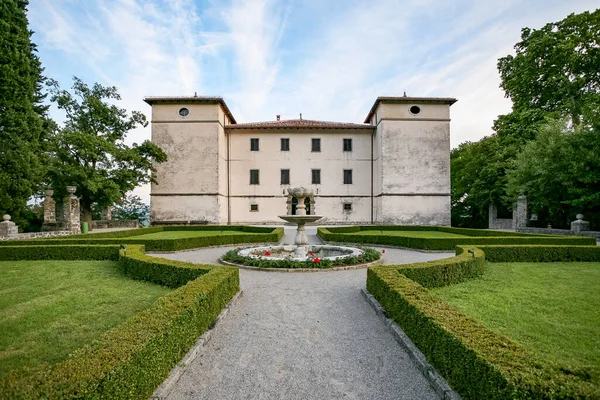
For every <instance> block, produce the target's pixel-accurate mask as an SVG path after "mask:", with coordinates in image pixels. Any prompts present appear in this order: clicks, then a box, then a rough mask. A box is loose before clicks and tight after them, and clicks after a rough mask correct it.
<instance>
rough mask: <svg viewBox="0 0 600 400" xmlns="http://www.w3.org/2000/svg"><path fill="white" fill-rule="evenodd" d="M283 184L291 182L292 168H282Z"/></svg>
mask: <svg viewBox="0 0 600 400" xmlns="http://www.w3.org/2000/svg"><path fill="white" fill-rule="evenodd" d="M281 184H282V185H289V184H290V170H289V169H282V170H281Z"/></svg>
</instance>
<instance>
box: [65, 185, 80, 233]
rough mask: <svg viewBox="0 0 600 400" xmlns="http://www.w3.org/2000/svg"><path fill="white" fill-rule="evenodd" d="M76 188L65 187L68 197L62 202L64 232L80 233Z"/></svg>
mask: <svg viewBox="0 0 600 400" xmlns="http://www.w3.org/2000/svg"><path fill="white" fill-rule="evenodd" d="M76 190H77V187H75V186H67V192H69V195H68V196H67V197H65V198H64V200H63V210H62V211H63V212H62V215H63V218H62V221H63V226H64V229H65V230H66V231H69V232H72V233H81V220H80V218H81V217H80V212H81V210H80V207H79V198H78V197H77V196H75V191H76Z"/></svg>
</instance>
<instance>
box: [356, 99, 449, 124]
mask: <svg viewBox="0 0 600 400" xmlns="http://www.w3.org/2000/svg"><path fill="white" fill-rule="evenodd" d="M456 102H457V100H456V99H454V98H451V97H406V96H402V97H391V96H380V97H378V98H377V100H375V103H374V104H373V107H371V110H370V111H369V114H368V115H367V118H365V123H370V122H371V117H372V116H373V114H375V110H377V107H378V106H379V103H414V104H448V105H450V106H451V105H452V104H454V103H456Z"/></svg>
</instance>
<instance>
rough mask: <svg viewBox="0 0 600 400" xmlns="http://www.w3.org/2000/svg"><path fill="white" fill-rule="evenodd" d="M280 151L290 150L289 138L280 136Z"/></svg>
mask: <svg viewBox="0 0 600 400" xmlns="http://www.w3.org/2000/svg"><path fill="white" fill-rule="evenodd" d="M281 151H290V139H288V138H281Z"/></svg>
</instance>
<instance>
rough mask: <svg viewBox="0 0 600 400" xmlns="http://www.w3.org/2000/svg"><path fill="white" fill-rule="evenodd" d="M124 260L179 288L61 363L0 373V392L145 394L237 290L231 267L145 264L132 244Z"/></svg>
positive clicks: (133, 270)
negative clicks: (187, 278) (186, 280)
mask: <svg viewBox="0 0 600 400" xmlns="http://www.w3.org/2000/svg"><path fill="white" fill-rule="evenodd" d="M59 247H63V246H59ZM68 247H73V246H68ZM86 247H88V248H91V247H99V246H86ZM111 248H113V249H115V250H117V249H118V247H117V246H115V247H111ZM122 262H123V263H124V267H125V269H126V270H127V272H128V274H129V275H130V276H138V277H143V278H145V279H147V280H150V281H155V282H160V281H165V282H166V283H171V284H173V285H175V282H176V281H179V283H180V284H182V285H183V286H180V287H179V288H178V289H176V290H174V291H173V292H171V293H169V294H167V295H165V296H163V297H162V298H160V299H159V300H158V301H157V302H156V303H155V304H154V305H153V306H152V307H150V308H148V309H146V310H144V311H142V312H140V313H138V314H136V315H134V316H133V317H132V318H130V319H129V320H127V321H126V322H125V323H124V324H122V325H120V326H118V327H117V328H115V329H112V330H110V331H108V332H106V333H105V334H104V335H102V336H101V337H100V338H99V339H98V340H97V341H95V342H94V343H92V344H90V345H88V346H85V347H83V348H81V349H79V350H77V351H75V352H74V353H72V354H71V355H70V357H69V358H68V359H67V360H65V361H63V362H60V363H58V364H55V365H52V366H50V367H49V368H47V367H45V366H40V367H38V368H36V369H23V370H18V371H13V372H10V373H9V374H7V375H5V376H2V377H0V397H2V398H11V399H30V398H51V399H74V398H98V399H99V398H106V399H109V398H110V399H132V398H139V399H145V398H148V397H149V396H150V395H151V394H152V392H153V391H154V390H155V389H156V387H157V386H158V385H159V384H160V383H162V382H163V380H164V379H165V378H166V377H167V376H168V374H169V372H170V371H171V369H172V368H173V367H174V366H175V365H176V364H177V363H178V362H179V361H180V360H181V359H182V357H183V356H184V355H185V353H186V352H187V351H188V350H189V348H190V347H191V346H192V345H193V344H194V342H195V341H196V340H197V338H198V337H199V336H200V335H201V334H202V333H204V332H205V331H206V330H207V329H208V328H209V326H210V325H211V324H212V323H213V321H214V320H215V318H216V317H217V316H218V314H219V313H220V311H221V309H222V308H223V307H224V306H225V305H226V304H227V303H228V302H229V300H230V299H231V298H232V297H233V296H234V295H235V293H236V292H238V291H239V274H238V270H237V269H235V268H227V267H214V266H196V265H193V264H189V263H183V262H177V261H170V260H163V259H154V260H152V261H150V260H148V257H146V256H145V255H144V254H143V251H142V250H141V248H140V246H131V248H129V249H128V253H127V256H126V257H125V259H122ZM161 263H164V264H163V268H162V269H164V270H166V271H169V272H167V273H165V272H163V271H162V270H161V267H160V265H161ZM176 275H178V276H177V277H176ZM184 277H189V278H190V279H193V280H190V281H189V282H187V283H186V282H185V279H184Z"/></svg>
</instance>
